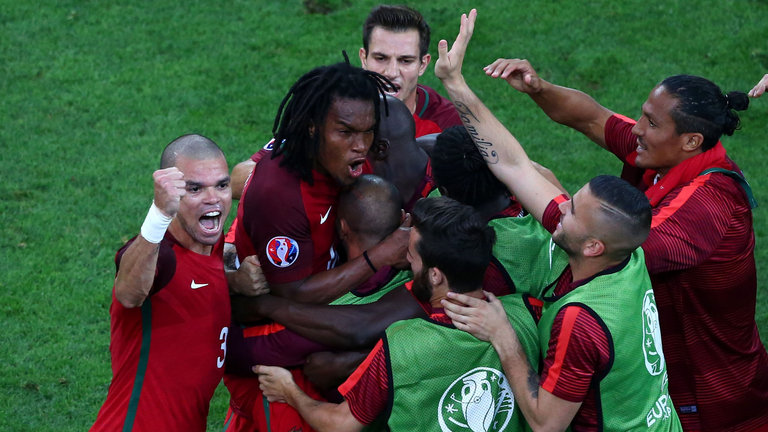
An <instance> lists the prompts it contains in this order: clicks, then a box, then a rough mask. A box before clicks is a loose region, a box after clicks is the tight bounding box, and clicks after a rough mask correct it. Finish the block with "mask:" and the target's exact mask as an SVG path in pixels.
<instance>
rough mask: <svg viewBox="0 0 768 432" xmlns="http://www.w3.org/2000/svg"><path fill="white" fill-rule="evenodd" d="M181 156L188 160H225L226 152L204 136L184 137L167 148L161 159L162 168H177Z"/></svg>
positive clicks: (191, 135)
mask: <svg viewBox="0 0 768 432" xmlns="http://www.w3.org/2000/svg"><path fill="white" fill-rule="evenodd" d="M179 156H184V157H185V158H188V159H195V160H204V159H215V158H219V157H221V158H223V157H224V152H222V151H221V149H220V148H219V146H218V145H216V143H215V142H213V141H211V140H210V139H209V138H206V137H204V136H202V135H195V134H189V135H182V136H180V137H178V138H176V139H175V140H173V141H171V142H170V143H169V144H168V145H167V146H166V147H165V150H163V155H162V156H161V157H160V168H161V169H164V168H169V167H172V166H176V160H177V159H178V157H179Z"/></svg>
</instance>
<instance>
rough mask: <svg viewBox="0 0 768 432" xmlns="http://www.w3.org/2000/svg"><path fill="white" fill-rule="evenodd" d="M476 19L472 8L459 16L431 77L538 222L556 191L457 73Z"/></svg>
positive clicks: (442, 45)
mask: <svg viewBox="0 0 768 432" xmlns="http://www.w3.org/2000/svg"><path fill="white" fill-rule="evenodd" d="M476 17H477V11H476V10H475V9H472V11H471V12H470V13H469V16H467V15H466V14H464V15H462V17H461V28H460V30H459V35H458V36H457V37H456V41H455V42H454V44H453V46H452V47H451V50H450V51H448V43H447V42H446V41H445V40H441V41H440V42H439V44H438V52H439V54H440V57H439V59H438V60H437V63H436V64H435V75H437V77H438V78H440V80H441V81H442V83H443V86H445V89H446V91H447V92H448V94H449V95H450V97H451V100H452V101H453V103H454V105H455V106H456V109H457V111H458V112H459V115H460V116H461V121H462V123H464V126H465V127H466V128H467V131H468V132H469V134H470V136H472V139H473V140H474V141H475V145H477V148H478V149H479V150H480V153H481V154H482V155H483V157H484V158H485V161H486V162H487V163H488V166H489V168H490V169H491V171H492V172H493V174H494V175H495V176H496V177H498V178H499V180H501V182H502V183H504V184H505V185H506V186H507V188H509V190H510V191H511V192H512V193H514V194H515V196H516V197H517V199H518V201H520V203H521V204H522V205H523V207H525V208H526V209H527V210H528V211H529V212H530V213H531V214H532V215H533V216H534V217H535V218H536V219H537V220H539V221H540V220H541V217H542V215H543V213H544V210H545V209H546V206H547V205H548V204H549V202H550V201H551V200H552V199H553V198H555V197H556V196H558V195H560V193H561V191H560V189H558V188H557V187H556V186H555V185H553V184H552V183H550V182H549V181H548V180H547V179H546V178H545V177H544V176H542V175H541V174H540V173H539V172H538V171H537V170H536V168H535V167H534V166H533V164H532V163H531V160H530V159H529V158H528V155H526V154H525V151H524V150H523V148H522V147H521V146H520V143H519V142H518V141H517V139H515V137H514V136H513V135H512V134H511V133H510V132H509V131H508V130H507V129H506V128H505V127H504V125H502V124H501V123H500V122H499V121H498V120H497V119H496V117H494V115H493V114H492V113H491V112H490V110H488V108H487V107H486V106H485V105H483V103H482V101H480V99H479V98H478V97H477V96H476V95H475V94H474V93H473V92H472V90H471V89H470V88H469V86H468V85H467V83H466V82H465V81H464V77H463V76H462V74H461V65H462V62H463V61H464V54H465V52H466V49H467V44H468V43H469V40H470V39H471V37H472V32H473V30H474V25H475V19H476Z"/></svg>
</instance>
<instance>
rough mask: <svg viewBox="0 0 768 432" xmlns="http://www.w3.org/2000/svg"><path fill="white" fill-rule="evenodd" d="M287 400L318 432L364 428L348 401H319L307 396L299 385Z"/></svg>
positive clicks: (345, 431) (350, 431)
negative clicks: (352, 411)
mask: <svg viewBox="0 0 768 432" xmlns="http://www.w3.org/2000/svg"><path fill="white" fill-rule="evenodd" d="M286 402H287V403H288V405H290V406H292V407H294V408H295V409H296V411H298V412H299V414H300V415H301V417H302V418H303V419H304V420H306V421H307V423H309V424H310V426H312V428H313V429H314V430H316V431H317V432H325V431H334V432H336V431H343V432H352V431H360V430H362V428H363V424H362V423H359V422H358V421H357V420H356V419H355V418H354V417H353V416H352V413H351V412H350V411H349V406H348V405H347V403H346V402H343V403H341V404H334V403H328V402H321V401H317V400H314V399H312V398H311V397H309V396H307V395H306V393H304V392H303V391H301V389H300V388H299V387H298V386H294V387H293V388H292V391H290V392H289V394H287V395H286Z"/></svg>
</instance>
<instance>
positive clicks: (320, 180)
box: [225, 63, 407, 431]
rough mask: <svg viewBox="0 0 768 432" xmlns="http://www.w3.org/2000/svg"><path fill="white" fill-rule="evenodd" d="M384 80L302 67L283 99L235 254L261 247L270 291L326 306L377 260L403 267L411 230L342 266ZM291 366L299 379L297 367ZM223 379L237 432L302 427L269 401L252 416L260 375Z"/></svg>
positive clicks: (261, 330)
mask: <svg viewBox="0 0 768 432" xmlns="http://www.w3.org/2000/svg"><path fill="white" fill-rule="evenodd" d="M385 86H386V82H385V80H384V79H383V78H382V77H381V76H380V75H378V74H376V73H375V72H370V71H366V70H363V69H360V68H358V67H353V66H350V65H349V64H348V63H337V64H334V65H330V66H322V67H318V68H315V69H313V70H311V71H309V72H308V73H306V74H304V75H303V76H302V77H300V78H299V79H298V80H297V81H296V83H294V85H293V86H292V87H291V89H290V90H289V92H288V94H287V95H286V97H285V98H284V99H283V102H282V103H281V104H280V108H279V109H278V113H277V115H276V118H275V127H274V130H273V133H274V146H273V150H272V151H271V152H270V153H269V156H265V157H264V158H262V159H261V161H259V163H258V164H256V166H255V167H254V169H253V172H252V174H251V180H250V181H249V182H248V185H247V186H246V188H245V191H244V192H243V196H242V198H241V200H240V206H239V208H238V218H239V219H240V224H239V225H238V227H237V231H236V234H235V246H236V248H237V253H238V256H239V257H240V259H243V257H246V256H249V255H252V254H255V255H257V257H258V260H259V262H260V263H261V266H262V269H263V272H264V276H265V277H266V280H267V282H268V283H269V287H270V292H271V293H273V294H275V295H278V296H283V297H287V298H290V299H294V300H297V301H302V302H310V303H318V304H325V303H328V302H330V301H332V300H334V299H336V298H338V297H340V296H341V295H343V294H344V293H346V292H348V291H349V290H350V289H352V288H354V287H356V286H358V285H360V284H361V283H363V282H364V281H365V280H367V279H368V278H369V277H370V276H371V274H372V270H371V266H374V267H376V268H382V267H386V266H390V267H404V266H405V265H406V261H405V258H404V255H405V249H406V246H407V231H404V230H395V232H394V233H392V234H391V235H390V236H388V237H387V238H386V239H385V240H384V241H382V242H381V243H379V244H378V245H376V246H374V247H372V248H370V249H368V250H367V251H366V253H365V254H363V255H362V256H360V257H358V258H355V259H351V260H348V261H347V262H345V263H343V264H341V265H338V266H337V264H338V260H339V254H338V245H337V241H338V238H337V236H336V231H335V225H336V213H337V211H338V196H339V193H340V191H341V189H342V188H343V187H346V186H349V185H351V184H352V183H354V182H355V180H357V179H358V178H359V177H360V176H361V175H362V174H363V172H364V164H365V162H366V158H367V156H368V152H369V150H370V148H371V145H372V144H373V143H375V142H376V139H377V136H378V124H379V119H380V110H379V101H380V96H383V95H384V88H385ZM405 223H406V224H407V221H406V222H405ZM282 330H283V328H282V327H281V326H277V325H275V324H274V323H265V324H262V325H259V326H255V327H254V328H251V329H246V330H244V331H248V332H250V333H255V334H258V335H263V336H267V335H269V334H271V333H274V332H278V331H282ZM252 342H253V341H252ZM265 342H266V338H265ZM266 348H267V347H266V346H265V349H266ZM294 371H295V373H296V376H297V379H299V380H302V379H303V377H302V376H301V374H300V370H294ZM230 378H231V379H230ZM225 383H226V384H227V387H228V389H229V390H230V393H231V395H232V398H231V406H232V408H233V412H234V413H235V414H236V415H238V416H240V417H243V418H242V420H243V421H242V423H241V422H240V420H241V419H238V418H235V420H234V421H233V422H232V423H230V426H231V427H232V428H231V429H230V430H249V429H251V428H254V427H258V426H254V424H259V425H264V424H265V422H266V419H267V418H269V419H272V420H278V419H279V420H281V421H283V423H281V424H280V425H278V424H275V423H274V422H273V423H272V425H271V428H272V430H273V431H278V430H283V428H284V429H285V430H286V431H288V430H290V429H292V428H294V427H298V428H302V427H305V425H303V424H302V423H301V419H300V417H299V416H297V415H296V416H293V417H292V416H291V413H292V409H290V407H287V406H285V405H284V404H282V405H281V404H271V405H270V406H269V407H267V408H266V409H264V410H263V411H262V412H261V413H259V417H258V418H252V419H248V418H245V416H244V415H243V414H245V413H249V412H252V411H253V408H254V407H253V404H254V402H256V403H258V404H257V406H256V408H259V407H260V406H262V404H261V400H260V399H261V398H260V396H259V394H258V392H259V389H258V383H256V382H255V380H252V379H249V378H244V377H235V376H231V377H230V376H229V375H227V376H226V377H225ZM309 387H310V386H309V383H307V388H308V391H309ZM239 401H240V402H239ZM283 409H285V411H282V410H283ZM293 420H295V421H296V422H295V423H294V422H293ZM254 422H255V423H254ZM261 427H264V426H261Z"/></svg>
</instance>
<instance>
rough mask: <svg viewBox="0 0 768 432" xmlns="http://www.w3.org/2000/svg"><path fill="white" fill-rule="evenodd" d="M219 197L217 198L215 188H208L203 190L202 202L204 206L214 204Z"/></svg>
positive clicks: (217, 194)
mask: <svg viewBox="0 0 768 432" xmlns="http://www.w3.org/2000/svg"><path fill="white" fill-rule="evenodd" d="M220 199H221V197H220V196H219V193H218V190H217V188H216V186H210V187H207V188H205V191H204V192H203V202H204V203H205V204H216V203H217V202H219V200H220Z"/></svg>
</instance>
